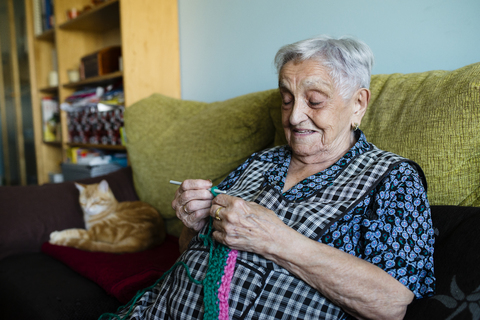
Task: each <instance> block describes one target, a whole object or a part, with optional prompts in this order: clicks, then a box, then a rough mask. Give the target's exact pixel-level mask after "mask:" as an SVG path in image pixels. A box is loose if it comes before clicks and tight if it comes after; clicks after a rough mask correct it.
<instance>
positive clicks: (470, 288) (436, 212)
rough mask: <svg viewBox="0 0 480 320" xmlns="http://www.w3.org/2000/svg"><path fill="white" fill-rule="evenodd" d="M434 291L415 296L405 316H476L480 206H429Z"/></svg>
mask: <svg viewBox="0 0 480 320" xmlns="http://www.w3.org/2000/svg"><path fill="white" fill-rule="evenodd" d="M432 219H433V225H434V227H435V233H436V235H437V236H436V240H435V253H434V269H435V276H436V278H437V282H436V294H435V296H433V297H430V298H424V299H419V300H415V301H414V302H413V303H412V304H411V305H410V306H409V307H408V310H407V315H406V317H405V319H409V320H413V319H418V320H424V319H479V317H480V273H479V272H478V271H477V268H478V265H479V264H480V255H479V254H478V252H479V251H480V237H478V230H477V226H479V225H480V208H478V207H461V206H432Z"/></svg>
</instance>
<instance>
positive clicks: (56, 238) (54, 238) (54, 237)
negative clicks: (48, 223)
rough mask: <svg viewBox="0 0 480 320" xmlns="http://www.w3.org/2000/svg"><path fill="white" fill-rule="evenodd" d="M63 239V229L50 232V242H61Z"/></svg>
mask: <svg viewBox="0 0 480 320" xmlns="http://www.w3.org/2000/svg"><path fill="white" fill-rule="evenodd" d="M62 239H63V237H62V232H61V231H53V232H52V233H50V240H49V241H48V242H50V243H51V244H60V242H61V240H62Z"/></svg>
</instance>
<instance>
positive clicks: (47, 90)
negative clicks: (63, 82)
mask: <svg viewBox="0 0 480 320" xmlns="http://www.w3.org/2000/svg"><path fill="white" fill-rule="evenodd" d="M38 91H40V92H41V93H48V94H58V86H57V87H45V88H40V89H38Z"/></svg>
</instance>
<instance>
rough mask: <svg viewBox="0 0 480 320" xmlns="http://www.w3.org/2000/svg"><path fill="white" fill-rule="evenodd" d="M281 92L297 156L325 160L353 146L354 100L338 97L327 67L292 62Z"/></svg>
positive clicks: (283, 77)
mask: <svg viewBox="0 0 480 320" xmlns="http://www.w3.org/2000/svg"><path fill="white" fill-rule="evenodd" d="M279 89H280V93H281V95H282V100H283V102H282V123H283V128H284V130H285V136H286V138H287V142H288V144H289V145H290V147H291V148H292V150H293V154H294V156H300V157H308V158H311V159H312V160H315V158H318V157H320V158H319V159H322V158H325V157H330V156H332V155H333V154H335V155H336V154H337V153H341V155H343V152H345V151H346V150H348V149H349V148H350V147H351V144H352V139H353V134H352V131H351V125H352V123H353V122H355V120H356V119H355V117H356V116H355V114H354V113H355V111H354V110H355V104H354V102H353V101H354V99H353V98H352V99H350V100H349V101H345V100H344V99H343V97H341V96H340V95H339V93H338V91H337V89H336V87H335V85H334V82H333V80H332V79H331V77H330V75H329V70H328V69H327V68H325V67H323V66H322V65H321V64H320V63H318V61H315V60H305V61H302V62H298V61H290V62H288V63H286V64H285V65H284V66H283V68H282V70H281V73H280V77H279ZM341 155H340V156H341ZM334 157H335V156H334Z"/></svg>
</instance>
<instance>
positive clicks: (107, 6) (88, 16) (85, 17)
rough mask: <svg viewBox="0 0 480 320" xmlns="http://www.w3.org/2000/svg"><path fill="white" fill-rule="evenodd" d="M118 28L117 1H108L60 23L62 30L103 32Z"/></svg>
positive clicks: (118, 12) (118, 7)
mask: <svg viewBox="0 0 480 320" xmlns="http://www.w3.org/2000/svg"><path fill="white" fill-rule="evenodd" d="M119 26H120V6H119V0H109V1H107V2H105V3H102V4H99V5H97V6H95V7H93V8H92V9H90V10H89V11H87V12H84V13H82V14H80V15H79V16H78V17H76V18H75V19H72V20H69V21H67V22H65V23H62V24H61V25H60V26H59V28H60V29H63V30H80V31H89V32H105V31H108V30H110V29H113V28H118V27H119Z"/></svg>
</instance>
